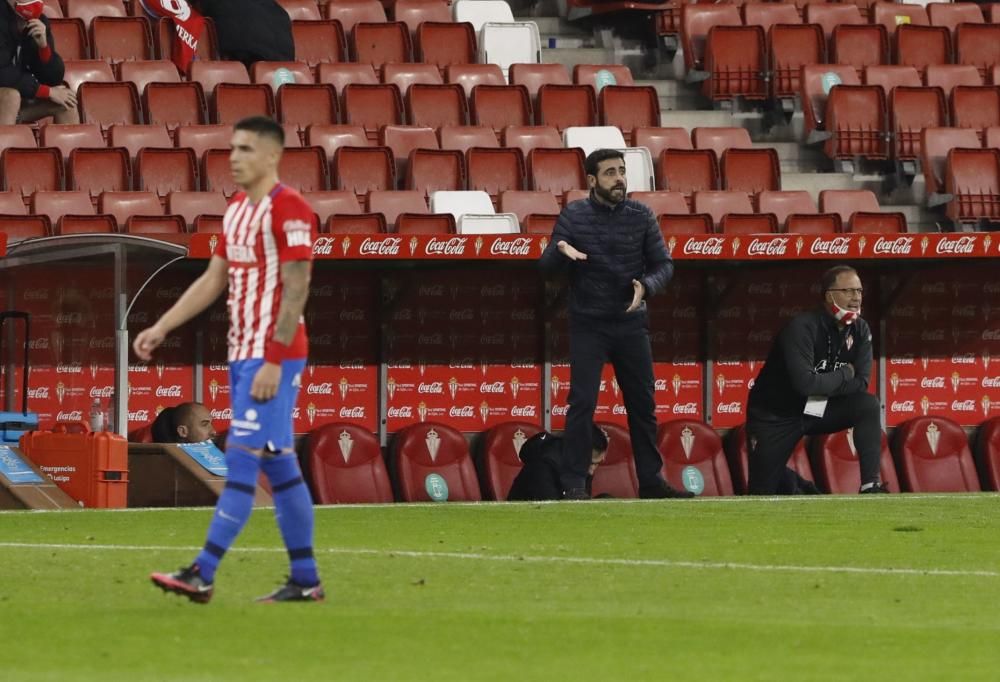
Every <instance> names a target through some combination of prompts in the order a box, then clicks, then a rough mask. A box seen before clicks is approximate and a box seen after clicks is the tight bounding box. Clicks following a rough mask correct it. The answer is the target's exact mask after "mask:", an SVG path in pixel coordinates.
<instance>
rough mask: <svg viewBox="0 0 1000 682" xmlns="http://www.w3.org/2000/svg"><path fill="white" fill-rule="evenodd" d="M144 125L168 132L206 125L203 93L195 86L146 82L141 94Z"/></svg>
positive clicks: (198, 86) (196, 84) (199, 86)
mask: <svg viewBox="0 0 1000 682" xmlns="http://www.w3.org/2000/svg"><path fill="white" fill-rule="evenodd" d="M142 108H143V109H144V110H145V112H146V122H147V123H150V124H162V125H165V126H167V129H168V130H174V129H176V128H177V127H179V126H189V125H201V124H204V123H208V120H207V115H206V111H207V109H206V106H205V93H204V91H203V90H202V89H201V85H199V84H198V83H148V84H147V85H146V91H145V92H144V93H143V95H142Z"/></svg>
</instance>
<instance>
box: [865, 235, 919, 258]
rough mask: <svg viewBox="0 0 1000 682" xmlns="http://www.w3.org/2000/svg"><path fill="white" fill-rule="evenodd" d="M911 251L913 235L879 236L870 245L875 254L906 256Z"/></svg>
mask: <svg viewBox="0 0 1000 682" xmlns="http://www.w3.org/2000/svg"><path fill="white" fill-rule="evenodd" d="M912 251H913V237H879V238H878V239H876V240H875V245H874V246H872V253H874V254H875V255H882V256H887V255H893V256H908V255H910V253H911V252H912Z"/></svg>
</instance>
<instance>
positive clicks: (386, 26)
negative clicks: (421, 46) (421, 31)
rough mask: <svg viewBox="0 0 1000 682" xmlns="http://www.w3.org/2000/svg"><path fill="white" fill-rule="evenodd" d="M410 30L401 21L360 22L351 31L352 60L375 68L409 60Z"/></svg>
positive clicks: (410, 50)
mask: <svg viewBox="0 0 1000 682" xmlns="http://www.w3.org/2000/svg"><path fill="white" fill-rule="evenodd" d="M411 53H412V48H411V47H410V31H409V30H408V29H407V28H406V24H404V23H403V22H401V21H390V22H385V21H383V22H381V23H377V24H375V23H367V22H364V23H358V24H355V25H354V30H353V31H352V32H351V61H355V62H359V63H362V64H371V65H372V66H373V67H375V68H379V67H381V66H382V65H383V64H391V63H393V62H408V61H412V60H411V59H410V56H411Z"/></svg>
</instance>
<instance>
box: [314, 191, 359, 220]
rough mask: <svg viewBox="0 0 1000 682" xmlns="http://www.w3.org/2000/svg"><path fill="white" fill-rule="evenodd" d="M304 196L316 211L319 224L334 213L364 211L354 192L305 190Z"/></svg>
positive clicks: (354, 213) (346, 213) (349, 213)
mask: <svg viewBox="0 0 1000 682" xmlns="http://www.w3.org/2000/svg"><path fill="white" fill-rule="evenodd" d="M302 196H303V198H304V199H305V200H306V201H307V202H308V203H309V206H310V207H311V208H312V210H313V211H315V212H316V217H317V218H319V224H320V225H323V224H325V223H326V221H327V218H329V217H330V216H332V215H360V214H362V213H364V211H362V210H361V205H360V204H359V203H358V198H357V196H355V194H354V192H348V191H345V190H327V191H325V192H303V193H302Z"/></svg>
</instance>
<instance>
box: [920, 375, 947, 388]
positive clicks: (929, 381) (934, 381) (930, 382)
mask: <svg viewBox="0 0 1000 682" xmlns="http://www.w3.org/2000/svg"><path fill="white" fill-rule="evenodd" d="M920 388H944V377H923V378H922V379H921V380H920Z"/></svg>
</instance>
